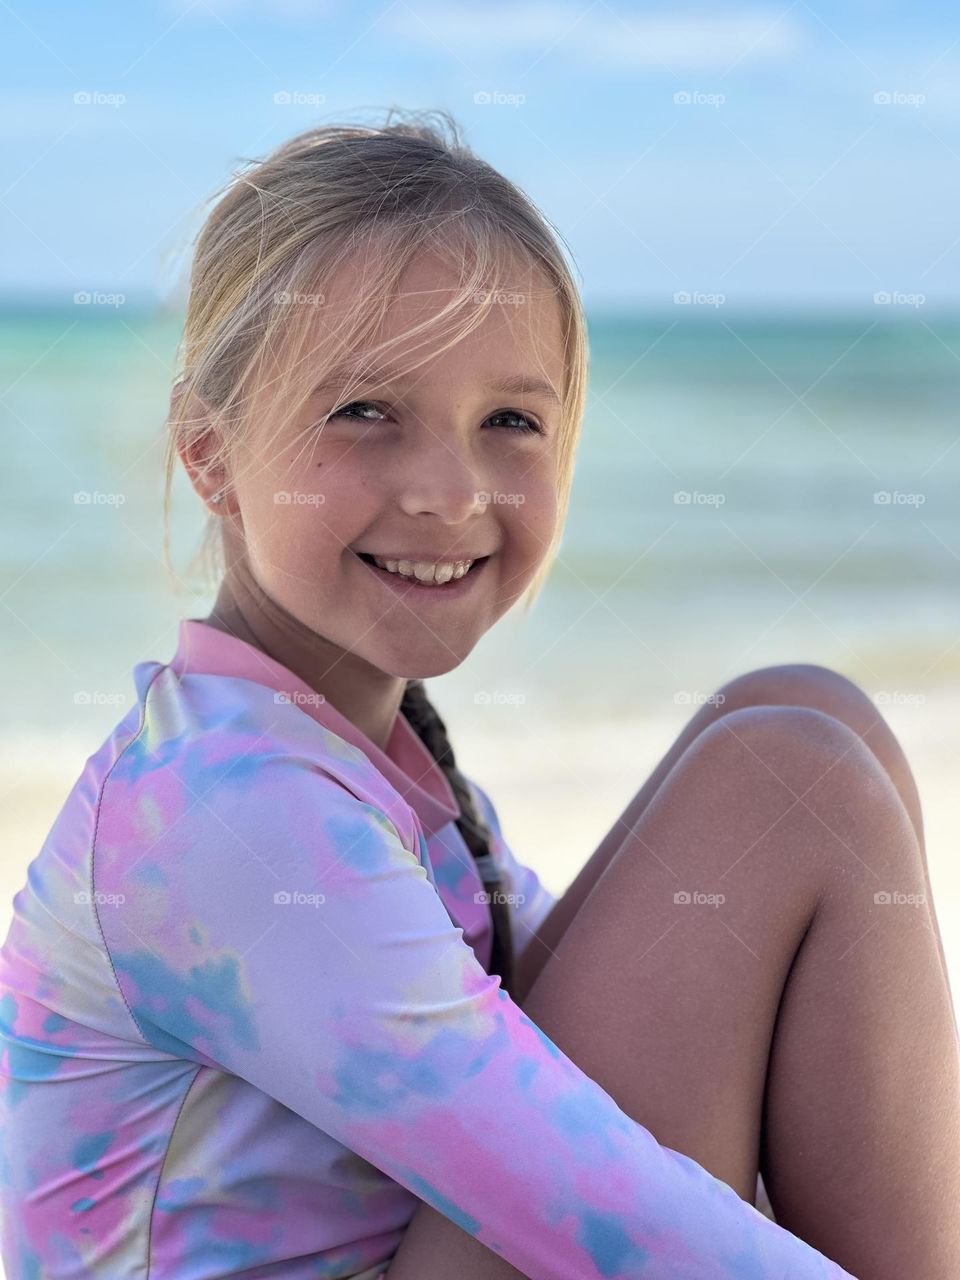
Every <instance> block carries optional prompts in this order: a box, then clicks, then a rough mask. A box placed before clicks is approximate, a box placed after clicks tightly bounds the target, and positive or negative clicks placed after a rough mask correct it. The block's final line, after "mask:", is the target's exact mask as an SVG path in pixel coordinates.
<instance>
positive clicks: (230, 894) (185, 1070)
mask: <svg viewBox="0 0 960 1280" xmlns="http://www.w3.org/2000/svg"><path fill="white" fill-rule="evenodd" d="M133 683H134V686H135V691H136V697H135V701H134V704H133V706H132V707H131V709H130V711H129V713H128V714H126V715H125V716H124V717H123V719H122V720H121V721H120V723H119V724H117V726H116V727H115V728H114V730H113V731H112V732H111V734H110V736H109V737H108V738H107V740H106V741H105V742H104V743H103V745H102V746H101V747H100V748H99V750H97V752H96V753H95V754H94V755H92V756H91V757H90V758H89V759H88V760H87V762H86V764H85V766H84V769H83V772H82V774H81V776H80V778H79V779H78V781H77V782H76V784H75V786H74V787H73V789H72V791H71V792H70V794H69V796H68V797H67V799H66V801H65V803H64V805H63V808H62V809H61V811H60V814H59V816H58V817H57V819H56V821H55V823H54V825H53V827H52V829H51V831H50V833H49V835H48V837H47V839H46V841H45V843H44V845H43V848H42V849H41V851H40V853H39V854H38V856H37V857H35V858H34V860H33V861H32V863H31V864H30V867H29V871H28V878H27V883H26V885H25V886H24V888H22V889H21V890H20V892H19V893H18V894H17V895H16V897H15V899H14V917H13V921H12V924H11V926H10V930H9V932H8V934H7V938H6V942H5V944H4V946H3V949H2V952H0V1211H2V1217H0V1230H2V1256H3V1262H4V1266H5V1269H6V1280H67V1278H68V1277H69V1280H87V1278H89V1280H93V1278H94V1277H96V1278H97V1280H147V1278H148V1280H225V1278H226V1277H244V1280H261V1278H265V1277H283V1280H307V1278H308V1277H309V1278H311V1280H317V1278H319V1277H325V1278H326V1280H334V1278H335V1277H336V1278H339V1280H347V1278H348V1277H349V1278H350V1280H361V1278H362V1280H375V1277H378V1276H380V1275H381V1274H384V1273H386V1272H387V1268H388V1265H389V1261H390V1258H391V1257H392V1255H393V1253H394V1252H395V1250H396V1249H397V1247H398V1245H399V1243H400V1241H401V1239H402V1237H403V1233H404V1229H405V1228H406V1226H407V1225H408V1224H409V1222H410V1219H411V1217H412V1216H413V1214H414V1212H415V1210H416V1208H417V1205H418V1203H419V1201H420V1200H425V1201H427V1202H429V1203H430V1204H431V1205H433V1207H434V1208H435V1209H437V1210H438V1211H439V1212H440V1213H442V1214H444V1215H446V1216H447V1217H448V1218H450V1219H451V1220H452V1221H454V1222H455V1223H457V1225H458V1226H460V1227H461V1228H462V1229H463V1230H464V1231H466V1232H468V1233H469V1234H470V1235H473V1236H476V1237H477V1239H478V1240H480V1241H481V1242H482V1243H483V1244H485V1245H486V1246H487V1247H488V1248H490V1249H492V1250H494V1251H495V1252H497V1253H498V1254H500V1255H502V1256H503V1257H504V1258H506V1259H507V1260H508V1261H509V1262H510V1263H511V1264H512V1265H513V1266H514V1267H516V1268H517V1270H519V1271H521V1272H522V1273H523V1274H524V1275H527V1276H531V1277H534V1278H535V1280H601V1278H603V1280H609V1278H612V1277H619V1278H622V1280H627V1278H629V1280H641V1278H642V1280H708V1278H709V1280H787V1278H788V1277H789V1280H814V1278H815V1277H816V1278H817V1280H841V1278H842V1277H845V1276H848V1273H847V1272H845V1271H843V1270H842V1269H841V1268H840V1267H838V1266H837V1265H835V1264H834V1263H831V1262H830V1261H828V1260H827V1259H826V1258H825V1257H824V1256H823V1255H822V1254H821V1253H819V1252H817V1251H816V1250H815V1249H813V1248H811V1247H810V1246H809V1245H807V1244H806V1243H804V1242H803V1241H801V1240H800V1239H799V1238H798V1237H796V1236H794V1235H792V1234H790V1233H789V1232H787V1231H785V1230H784V1229H783V1228H781V1227H779V1226H777V1225H776V1224H774V1223H772V1222H770V1221H769V1220H768V1219H766V1218H765V1217H763V1215H762V1214H760V1213H759V1212H757V1210H756V1209H754V1208H753V1207H752V1206H751V1205H749V1204H747V1203H746V1202H745V1201H743V1200H742V1199H741V1198H740V1197H739V1196H738V1195H737V1194H736V1193H735V1192H734V1191H733V1190H732V1189H731V1188H730V1187H729V1186H727V1185H726V1184H725V1183H723V1182H721V1181H719V1180H718V1179H716V1178H714V1177H713V1176H712V1175H711V1174H710V1173H708V1172H707V1171H706V1170H705V1169H703V1168H702V1167H701V1166H700V1165H698V1164H696V1163H695V1162H694V1161H693V1160H691V1159H689V1158H688V1157H686V1156H684V1155H682V1154H680V1153H679V1152H676V1151H673V1150H671V1149H670V1148H667V1147H663V1146H660V1145H659V1144H658V1143H657V1142H656V1141H655V1139H654V1138H653V1136H652V1135H651V1134H650V1133H649V1132H648V1130H646V1129H645V1128H643V1127H642V1126H641V1125H639V1124H637V1123H635V1122H634V1121H633V1120H632V1119H631V1118H630V1117H628V1116H627V1115H626V1114H625V1113H624V1112H623V1111H621V1109H620V1108H619V1107H618V1106H617V1104H616V1102H614V1100H613V1099H612V1098H611V1097H610V1096H609V1095H608V1094H607V1093H605V1092H604V1090H603V1089H601V1088H600V1086H599V1085H598V1084H596V1083H595V1082H594V1081H593V1080H592V1079H591V1078H590V1077H588V1076H587V1075H585V1074H584V1073H583V1072H582V1071H581V1070H580V1069H579V1068H578V1067H577V1066H576V1064H575V1063H574V1062H573V1061H572V1060H570V1059H569V1058H567V1057H566V1056H565V1055H564V1054H563V1053H562V1052H561V1051H560V1049H559V1048H558V1047H557V1046H556V1045H555V1044H554V1043H553V1042H552V1041H551V1040H550V1039H549V1037H547V1036H546V1035H545V1034H544V1033H543V1032H541V1031H540V1030H539V1028H538V1027H537V1026H536V1025H535V1024H534V1023H533V1022H531V1020H530V1019H529V1018H528V1017H526V1016H525V1014H524V1013H523V1012H522V1010H521V1009H520V1008H519V1006H517V1005H516V1004H515V1003H514V1002H513V1001H512V1000H511V999H510V998H509V997H508V996H507V995H506V993H505V992H504V991H503V990H502V988H501V986H500V980H499V978H497V977H495V976H494V977H492V976H490V975H489V974H488V973H487V971H486V968H485V966H486V965H487V964H489V956H490V946H491V920H490V912H489V908H488V906H487V905H486V903H485V901H484V899H483V897H482V893H483V886H482V883H481V881H480V878H479V875H478V873H477V870H476V867H475V865H474V862H473V859H472V857H471V855H470V853H469V851H468V849H467V848H466V846H465V844H464V843H463V841H462V839H461V837H460V834H459V832H458V830H457V828H456V826H455V825H454V820H455V818H456V816H457V808H456V804H455V801H454V797H453V794H452V792H451V790H450V787H449V784H448V782H447V780H446V778H445V776H444V775H443V773H442V771H441V770H440V769H439V768H438V767H437V766H436V764H435V763H434V761H433V759H432V757H431V756H430V754H429V752H428V751H427V750H426V748H425V747H424V745H423V744H422V743H421V741H420V739H419V738H418V737H417V735H416V734H415V733H414V731H413V730H412V728H411V727H410V725H409V724H408V722H407V721H406V720H405V719H404V717H403V716H402V715H398V717H397V720H396V723H395V726H394V729H393V731H392V735H391V738H390V741H389V743H388V745H387V750H386V751H385V752H383V751H381V750H380V749H379V748H378V747H376V746H375V745H374V744H373V743H372V742H370V741H369V739H367V738H366V737H365V736H364V735H362V734H361V733H360V732H359V731H358V730H357V729H356V728H354V726H353V725H352V724H351V723H350V722H348V721H347V720H346V719H345V718H344V717H343V716H342V715H341V714H340V713H338V712H337V711H336V710H335V709H334V708H333V707H332V706H330V704H329V703H325V702H323V701H322V700H321V699H320V698H319V697H318V695H317V694H315V693H314V692H313V691H312V690H311V689H310V688H309V687H308V686H306V685H305V684H303V683H302V682H301V681H300V680H299V679H298V678H297V677H296V676H295V675H294V674H293V673H292V672H290V671H288V670H287V669H286V668H285V667H283V666H281V665H280V664H279V663H277V662H275V661H273V660H272V659H270V658H268V657H266V656H265V655H264V654H262V653H260V652H259V651H258V650H257V649H255V648H254V647H253V646H252V645H248V644H247V643H245V642H244V641H241V640H238V639H235V638H233V637H230V636H228V635H225V634H224V633H222V632H220V631H219V630H217V629H215V628H213V627H210V626H208V625H206V624H205V623H203V622H200V621H199V620H196V619H185V620H183V621H182V622H181V623H180V633H179V643H178V648H177V652H176V655H175V656H174V658H173V660H172V661H171V662H170V663H169V664H163V663H160V662H154V661H148V662H141V663H139V664H138V665H137V666H135V667H134V669H133ZM471 786H472V787H473V789H474V791H475V794H476V797H477V801H478V803H479V805H480V807H481V811H482V813H483V814H484V816H485V818H486V820H487V821H488V823H489V825H490V827H491V830H492V833H493V839H492V853H493V856H494V858H495V859H496V860H497V862H498V863H499V864H500V865H501V866H502V867H503V869H504V871H505V874H506V878H507V881H508V883H507V885H505V888H507V889H508V890H509V891H510V892H511V893H513V894H516V895H518V898H517V901H516V902H514V903H513V904H512V909H513V911H514V919H515V927H514V933H515V938H516V946H517V949H518V950H522V948H523V945H524V943H525V941H526V940H528V939H529V937H530V936H531V934H532V932H533V931H535V930H536V929H537V927H538V926H539V924H540V923H541V922H542V920H543V918H544V917H545V915H546V914H547V912H548V911H549V910H550V908H551V906H552V905H553V902H554V898H553V897H552V895H551V894H550V893H549V892H548V891H547V890H546V888H545V887H544V886H543V885H542V884H541V883H540V881H539V879H538V878H537V876H536V874H535V873H534V872H533V870H531V869H530V868H528V867H525V866H523V865H521V864H520V863H518V862H517V861H516V859H515V858H514V856H513V854H512V853H511V851H510V849H509V848H508V846H507V844H506V843H505V841H504V839H503V835H502V833H501V831H500V827H499V823H498V820H497V815H496V813H495V811H494V808H493V805H492V804H491V802H490V799H489V797H488V796H487V795H486V793H485V792H484V791H483V790H482V789H481V788H480V787H479V786H478V785H477V784H476V783H473V782H471ZM848 1280H849V1277H848Z"/></svg>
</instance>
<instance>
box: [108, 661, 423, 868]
mask: <svg viewBox="0 0 960 1280" xmlns="http://www.w3.org/2000/svg"><path fill="white" fill-rule="evenodd" d="M134 681H135V684H136V687H137V695H138V700H139V720H138V722H135V723H134V726H133V729H132V732H131V735H130V738H129V741H128V742H127V744H126V746H125V747H124V749H123V750H122V751H121V752H120V753H119V754H118V756H117V758H116V760H115V762H114V764H113V767H112V768H111V770H110V772H109V775H108V776H107V778H106V779H105V784H104V792H103V802H104V803H107V802H109V807H110V808H111V809H113V810H118V809H119V810H122V811H123V812H125V813H127V814H129V815H131V817H132V816H134V815H135V814H139V817H140V823H141V831H140V834H142V835H147V834H149V830H148V829H149V828H153V829H154V830H156V829H157V828H166V827H169V826H171V825H172V824H174V823H176V822H177V821H179V820H180V819H181V818H182V817H183V816H184V815H185V814H186V813H187V812H188V811H190V810H193V809H195V808H196V807H197V806H198V805H201V804H202V805H203V806H206V807H208V808H210V807H212V808H215V809H217V810H218V811H220V812H223V811H224V810H230V809H232V808H235V807H238V806H239V807H241V808H244V809H245V810H247V811H248V812H249V811H250V809H251V806H254V807H255V806H258V805H259V806H262V807H265V808H266V809H267V810H270V809H271V808H273V807H275V806H279V805H284V806H289V805H291V804H294V805H303V804H305V803H306V802H307V801H308V800H310V801H312V802H313V803H312V804H311V805H310V806H309V809H308V812H309V813H310V815H311V817H312V816H315V813H316V807H315V806H318V805H321V804H326V805H328V806H329V807H331V808H333V809H341V810H342V809H343V808H344V807H346V808H347V809H349V808H350V800H351V798H352V800H353V802H354V807H355V808H357V809H363V808H366V809H369V810H370V811H371V812H375V813H378V814H380V815H381V818H382V820H383V821H384V822H385V823H386V824H387V825H388V826H392V827H394V828H396V830H397V832H398V833H399V836H400V838H401V840H402V841H403V842H404V843H405V844H407V845H408V846H409V847H411V848H414V849H415V848H416V847H417V838H416V822H415V818H414V815H413V812H412V810H411V809H410V806H409V805H408V804H407V802H406V801H405V800H404V799H403V798H402V797H401V796H399V795H398V794H397V792H396V791H395V790H394V788H393V787H392V786H390V784H389V783H388V782H387V780H386V779H385V778H384V777H383V775H382V774H381V773H380V772H379V770H377V769H376V768H375V767H374V766H373V764H372V763H371V761H370V760H369V758H368V757H367V756H366V755H364V754H363V752H361V751H359V750H358V749H357V748H356V747H354V746H353V745H352V744H351V743H349V742H347V741H346V740H345V739H343V738H341V737H339V736H338V735H337V734H335V733H333V732H332V731H331V730H329V729H327V728H326V727H325V726H324V725H322V724H320V723H318V722H317V721H316V720H314V719H313V718H312V717H311V716H309V715H307V714H305V713H304V711H303V710H301V708H300V707H298V706H296V705H295V704H294V703H292V702H291V701H290V700H289V699H288V698H286V697H285V696H284V695H283V694H282V693H278V692H276V691H275V690H274V689H272V688H270V687H268V686H266V685H262V684H258V683H257V682H255V681H253V680H247V679H242V678H239V677H232V676H224V675H219V674H189V675H179V674H178V673H176V672H175V671H173V670H172V669H171V668H170V667H169V666H164V665H163V664H161V663H157V662H145V663H140V664H139V665H138V666H137V667H136V668H135V669H134ZM131 834H133V833H131Z"/></svg>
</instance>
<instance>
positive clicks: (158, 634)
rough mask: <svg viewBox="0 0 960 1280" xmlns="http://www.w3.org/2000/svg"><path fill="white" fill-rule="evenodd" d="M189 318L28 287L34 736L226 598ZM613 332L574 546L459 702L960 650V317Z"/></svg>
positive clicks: (545, 699) (20, 551)
mask: <svg viewBox="0 0 960 1280" xmlns="http://www.w3.org/2000/svg"><path fill="white" fill-rule="evenodd" d="M704 313H709V314H704ZM180 321H181V317H180V316H179V315H176V314H157V313H151V312H149V311H131V310H128V309H127V308H125V307H124V306H119V307H116V308H112V307H107V306H81V305H73V306H68V307H64V308H63V309H59V310H58V309H45V310H44V309H32V310H31V309H17V310H12V309H8V310H6V311H4V312H3V313H0V330H2V341H0V362H2V368H0V379H2V384H0V385H2V386H3V387H4V388H7V390H6V391H5V394H4V396H3V400H2V405H0V412H2V414H3V418H4V422H3V426H4V439H5V440H6V441H7V465H6V482H7V483H6V494H7V496H6V509H7V512H8V516H9V518H8V519H7V520H6V521H5V522H4V525H3V530H2V534H0V536H2V563H3V579H4V587H3V602H4V604H5V606H6V615H5V616H6V625H5V627H4V649H5V658H6V661H5V664H4V672H5V679H4V686H5V687H4V690H3V708H4V717H3V720H4V726H5V728H4V734H5V736H6V741H7V743H8V745H9V744H10V742H11V741H12V742H13V743H14V746H15V744H16V742H17V740H18V739H20V738H22V737H30V738H35V737H36V735H41V737H43V736H47V735H54V736H55V738H56V739H57V740H58V741H61V742H63V741H67V740H72V739H73V738H74V737H75V736H76V738H77V739H78V740H79V741H84V740H86V741H89V742H90V743H91V744H93V740H94V739H95V738H97V734H98V733H100V734H101V736H102V733H101V730H102V731H103V732H106V729H107V728H108V727H109V724H110V723H112V718H113V704H111V703H110V702H109V701H105V700H104V699H106V698H108V697H109V695H111V694H116V695H126V694H129V690H130V685H129V670H130V668H131V667H132V665H133V664H134V663H135V662H138V661H141V660H142V659H144V658H148V657H150V658H158V659H161V660H162V659H164V658H166V657H168V656H169V655H170V654H171V653H172V651H173V644H174V639H175V636H174V632H175V626H176V620H177V619H178V618H179V617H181V616H198V615H199V616H202V613H203V612H205V611H206V610H207V608H208V607H209V604H210V601H211V595H210V593H209V591H207V590H206V589H205V588H204V585H203V584H202V583H201V582H198V581H188V580H187V579H186V576H185V569H186V566H187V564H188V562H189V559H190V556H191V553H192V551H193V548H194V547H195V545H196V542H197V539H198V538H199V534H200V529H201V524H202V517H201V511H200V505H199V503H198V502H197V501H196V500H195V498H194V495H193V493H192V491H191V490H190V489H189V486H188V484H187V482H186V479H185V477H184V476H183V475H182V474H181V475H179V476H178V483H177V486H176V487H175V490H174V503H173V527H172V536H173V543H174V561H175V564H176V566H177V571H178V576H177V578H176V579H174V580H169V579H168V577H167V575H166V573H165V571H164V568H163V565H162V563H161V472H162V454H163V417H164V413H165V409H166V401H167V396H168V392H169V382H170V376H171V371H172V369H173V361H174V352H175V348H176V343H177V338H178V336H179V327H180ZM590 343H591V378H590V394H589V399H588V407H587V412H586V417H585V421H584V426H583V433H582V437H581V441H580V445H579V449H578V455H577V470H576V477H575V481H574V488H573V495H572V498H571V504H570V510H569V516H568V520H567V524H566V528H565V532H564V539H563V544H562V547H561V551H560V555H559V558H558V561H557V563H556V564H555V566H554V569H553V572H552V575H551V578H550V581H549V583H548V585H547V586H546V588H545V589H544V591H543V592H542V594H541V596H540V598H539V600H538V601H537V602H536V604H535V605H534V608H533V610H532V611H531V613H530V614H529V615H527V616H524V615H523V614H522V613H521V611H520V610H519V609H517V608H515V609H514V610H512V611H511V613H510V614H508V615H507V616H506V617H505V618H504V619H502V620H501V622H500V623H499V624H498V625H497V627H495V628H494V629H493V630H492V631H491V632H490V633H488V635H487V636H485V637H484V639H483V640H482V641H481V643H480V644H479V645H478V646H477V647H476V649H475V650H474V652H473V654H471V656H470V658H469V659H468V660H467V661H466V662H465V663H464V664H463V665H462V666H461V667H460V668H458V669H457V670H456V671H454V672H451V673H449V674H447V675H445V676H442V677H438V678H436V680H435V681H434V682H433V685H432V688H433V689H434V692H435V696H436V698H437V701H438V704H442V705H443V707H444V709H445V710H446V711H447V713H448V714H449V715H450V716H451V717H453V718H454V719H455V720H456V719H457V717H458V716H461V715H462V716H465V717H469V716H471V715H473V714H476V713H475V712H474V711H473V710H472V708H475V707H477V706H478V705H484V706H486V707H488V708H490V709H494V708H496V707H498V706H499V707H501V708H502V709H505V710H506V711H507V712H508V713H509V709H510V708H513V709H514V710H515V709H516V707H517V706H518V705H523V706H525V707H526V708H527V709H528V710H529V709H531V708H536V709H537V713H538V714H540V715H542V716H543V717H545V718H546V719H548V720H551V721H555V720H561V721H562V720H579V719H580V718H582V717H583V716H585V715H586V716H591V715H593V716H603V717H617V716H623V715H631V716H632V715H635V714H637V712H638V711H640V710H642V709H643V708H644V707H645V706H664V705H670V704H676V702H677V701H678V700H680V701H682V699H683V698H684V697H685V696H687V695H689V697H690V698H691V699H695V698H696V697H697V696H698V695H702V694H703V693H704V691H709V689H711V688H715V687H716V685H717V684H718V683H721V682H722V681H723V680H724V679H728V678H729V677H730V676H732V675H735V674H737V673H738V672H739V671H742V670H747V669H749V668H751V667H756V666H761V665H767V664H769V663H773V662H783V661H808V662H819V663H824V664H827V665H832V666H837V667H838V668H839V669H841V670H843V671H844V672H845V673H846V674H848V675H850V676H851V677H852V678H854V679H857V680H858V681H859V682H861V683H862V684H864V685H865V687H869V688H870V690H871V691H884V692H897V691H902V692H904V693H907V692H909V691H910V690H916V689H919V688H921V687H924V688H925V687H927V686H929V685H930V684H931V683H933V684H934V685H935V684H936V683H937V682H939V681H943V680H952V679H954V678H955V677H957V676H958V674H960V644H958V643H957V639H958V636H960V630H958V624H960V592H958V590H957V584H958V578H960V504H958V502H957V493H958V479H960V447H958V438H960V425H958V414H957V406H958V403H960V397H958V391H960V317H956V316H952V315H942V314H941V315H939V316H933V315H925V314H923V312H922V308H910V309H906V310H905V309H903V308H895V307H889V306H888V307H883V306H875V307H873V308H872V309H871V310H870V311H869V312H865V313H861V314H847V315H842V316H829V315H812V314H805V315H797V316H777V315H739V316H738V315H735V314H726V313H725V312H724V309H723V308H722V307H717V308H713V307H702V306H701V307H697V306H682V305H678V306H674V307H673V308H672V309H671V310H670V311H668V312H664V313H660V314H638V315H609V314H608V315H600V316H595V317H591V320H590ZM78 493H79V494H83V493H87V494H90V495H92V497H91V499H90V501H88V502H87V503H85V504H84V503H83V502H82V501H77V500H76V498H75V495H76V494H78ZM114 494H119V495H121V496H122V502H121V503H117V502H116V501H115V500H105V499H104V498H103V497H102V495H114ZM98 495H101V496H98ZM878 495H880V496H879V497H878ZM883 495H886V497H884V496H883ZM78 691H89V692H90V693H91V698H90V700H89V701H87V702H85V703H78V702H77V698H76V695H77V693H78ZM484 693H490V694H491V698H490V701H489V702H487V703H485V704H484V703H482V701H478V698H477V695H478V694H480V695H483V694H484ZM508 695H509V697H508ZM510 697H512V701H510ZM498 698H499V701H498V700H497V699H498ZM521 700H522V701H521Z"/></svg>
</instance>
